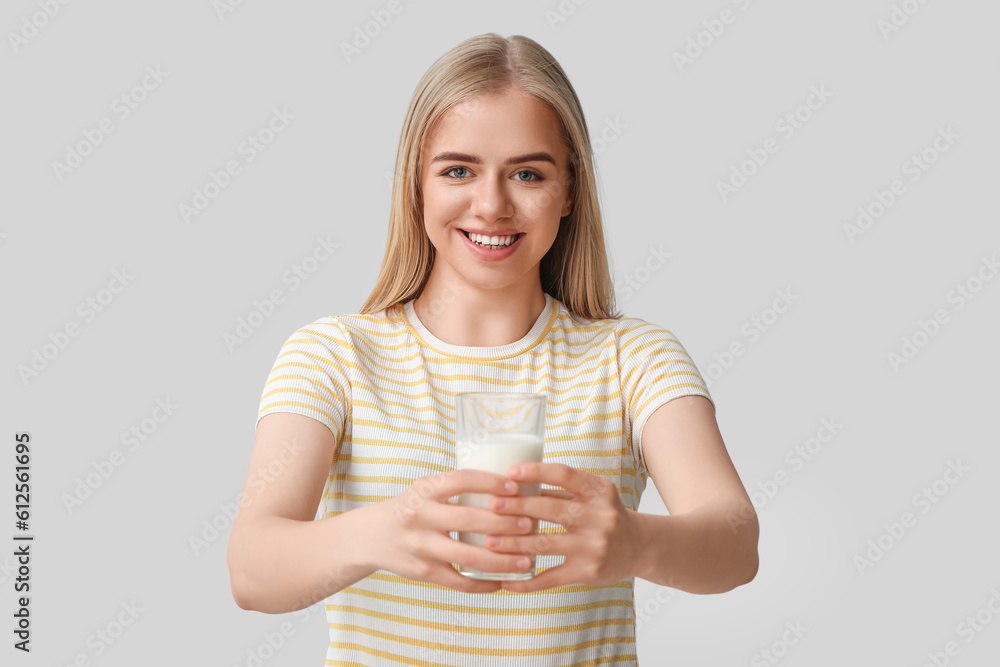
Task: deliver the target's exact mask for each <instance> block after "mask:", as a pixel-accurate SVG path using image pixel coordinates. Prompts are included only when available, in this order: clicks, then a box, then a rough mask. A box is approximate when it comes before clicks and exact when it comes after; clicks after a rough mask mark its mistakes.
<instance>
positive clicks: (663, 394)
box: [618, 318, 715, 471]
mask: <svg viewBox="0 0 1000 667" xmlns="http://www.w3.org/2000/svg"><path fill="white" fill-rule="evenodd" d="M618 368H619V372H620V374H621V389H622V403H623V416H624V419H625V428H626V433H627V434H628V444H629V447H630V448H631V451H632V456H633V458H634V459H635V460H636V461H638V464H639V468H640V470H642V471H645V470H646V462H645V461H644V460H643V458H642V448H641V442H642V440H641V438H642V428H643V426H644V425H645V424H646V420H647V419H648V418H649V416H650V415H652V414H653V413H654V412H656V409H657V408H659V407H660V406H661V405H663V404H664V403H666V402H668V401H670V400H672V399H674V398H679V397H681V396H704V397H705V398H707V399H708V400H710V401H712V405H713V406H714V405H715V401H714V400H713V399H712V396H711V394H709V392H708V386H707V385H706V384H705V381H704V379H703V378H702V376H701V373H699V372H698V368H697V367H696V366H695V365H694V362H693V361H692V360H691V357H690V356H688V353H687V350H685V349H684V346H683V345H681V343H680V341H679V340H677V337H676V336H674V335H673V334H672V333H671V332H670V331H667V330H666V329H664V328H662V327H659V326H657V325H655V324H650V323H649V322H645V321H643V320H640V319H637V318H622V320H621V321H620V322H619V325H618Z"/></svg>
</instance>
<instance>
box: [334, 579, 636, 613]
mask: <svg viewBox="0 0 1000 667" xmlns="http://www.w3.org/2000/svg"><path fill="white" fill-rule="evenodd" d="M341 590H342V591H344V592H346V593H351V594H354V595H360V596H362V597H368V598H372V599H375V600H383V601H386V602H393V603H395V604H400V605H407V606H412V607H424V608H426V609H441V610H444V611H450V612H457V613H461V614H480V615H485V616H496V615H504V616H536V615H537V616H541V615H549V614H568V613H572V612H578V611H587V610H590V609H605V608H608V607H623V608H624V607H627V608H630V609H631V608H633V605H634V602H633V601H632V600H597V601H595V602H584V603H581V604H571V605H558V606H553V607H534V608H532V609H503V610H500V609H497V608H495V607H473V606H470V605H459V604H447V603H444V602H431V601H429V600H417V599H413V598H408V597H405V596H402V595H389V594H388V593H379V592H377V591H366V590H364V589H361V588H356V587H354V586H347V587H345V588H342V589H341ZM449 590H450V589H449Z"/></svg>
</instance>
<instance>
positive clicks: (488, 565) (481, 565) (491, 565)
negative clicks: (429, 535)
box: [434, 538, 531, 577]
mask: <svg viewBox="0 0 1000 667" xmlns="http://www.w3.org/2000/svg"><path fill="white" fill-rule="evenodd" d="M444 539H445V540H446V541H447V542H449V543H450V544H447V545H441V546H439V545H438V544H435V548H434V551H435V553H437V554H440V556H438V557H439V558H440V560H442V561H445V562H451V563H459V564H461V565H464V566H465V567H467V568H472V569H474V570H479V571H480V572H510V573H523V572H527V571H529V570H530V569H531V563H530V562H528V563H526V564H522V563H521V562H520V561H521V560H522V559H523V558H525V554H520V553H517V554H501V553H494V552H492V551H490V550H489V549H486V548H485V547H479V546H476V545H473V544H466V543H464V542H458V541H456V540H453V539H451V538H444ZM529 560H530V559H529ZM456 572H457V571H456ZM459 576H460V577H464V576H465V575H463V574H459Z"/></svg>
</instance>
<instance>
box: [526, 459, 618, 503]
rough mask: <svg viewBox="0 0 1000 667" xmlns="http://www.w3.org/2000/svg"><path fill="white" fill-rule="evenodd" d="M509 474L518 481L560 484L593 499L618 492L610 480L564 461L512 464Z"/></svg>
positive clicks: (570, 490)
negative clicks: (566, 463)
mask: <svg viewBox="0 0 1000 667" xmlns="http://www.w3.org/2000/svg"><path fill="white" fill-rule="evenodd" d="M507 476H508V477H510V478H511V479H512V480H514V481H516V482H539V483H545V484H550V485H552V486H559V487H562V488H564V489H566V490H567V491H569V492H570V493H572V494H573V495H575V496H578V497H582V498H584V499H586V500H588V501H589V500H591V499H592V498H595V497H604V496H607V497H609V498H610V494H612V493H614V494H615V495H617V494H618V487H617V486H615V484H614V483H613V482H611V481H609V480H606V479H604V478H603V477H598V476H597V475H592V474H590V473H589V472H586V471H583V470H578V469H576V468H573V467H571V466H568V465H565V464H563V463H538V462H537V461H527V462H524V463H517V464H515V465H512V466H511V467H510V468H509V469H508V470H507Z"/></svg>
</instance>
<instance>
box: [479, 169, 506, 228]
mask: <svg viewBox="0 0 1000 667" xmlns="http://www.w3.org/2000/svg"><path fill="white" fill-rule="evenodd" d="M472 213H473V214H475V215H476V216H477V217H479V218H482V219H483V220H485V221H487V222H493V221H494V220H498V219H502V218H509V217H511V216H512V215H513V214H514V206H513V203H512V202H511V199H510V194H509V193H508V192H507V188H506V187H505V186H504V184H502V183H499V182H498V181H497V180H496V179H492V178H482V179H480V181H479V183H477V184H476V189H475V192H474V193H473V195H472Z"/></svg>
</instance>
